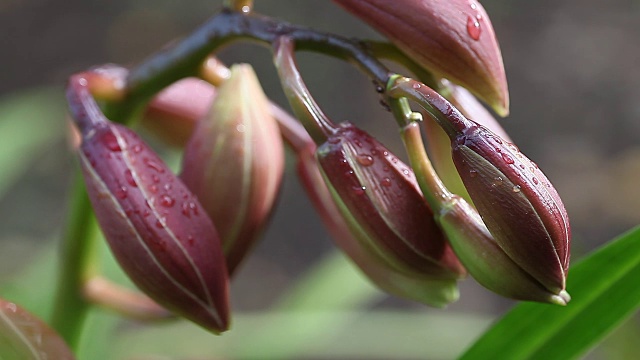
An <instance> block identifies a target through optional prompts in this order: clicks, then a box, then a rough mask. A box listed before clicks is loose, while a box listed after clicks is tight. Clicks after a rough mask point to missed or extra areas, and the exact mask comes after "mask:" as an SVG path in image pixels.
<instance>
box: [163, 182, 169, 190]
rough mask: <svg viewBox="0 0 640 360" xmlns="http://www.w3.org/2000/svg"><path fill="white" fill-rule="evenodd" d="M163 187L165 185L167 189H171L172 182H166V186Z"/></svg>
mask: <svg viewBox="0 0 640 360" xmlns="http://www.w3.org/2000/svg"><path fill="white" fill-rule="evenodd" d="M163 187H164V189H165V190H166V191H170V190H171V184H170V183H166V184H164V186H163Z"/></svg>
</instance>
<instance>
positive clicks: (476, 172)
mask: <svg viewBox="0 0 640 360" xmlns="http://www.w3.org/2000/svg"><path fill="white" fill-rule="evenodd" d="M469 176H471V177H472V178H474V177H476V176H478V171H477V170H469Z"/></svg>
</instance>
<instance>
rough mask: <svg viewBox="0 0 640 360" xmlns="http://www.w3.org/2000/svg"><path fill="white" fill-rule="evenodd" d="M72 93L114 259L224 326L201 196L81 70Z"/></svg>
mask: <svg viewBox="0 0 640 360" xmlns="http://www.w3.org/2000/svg"><path fill="white" fill-rule="evenodd" d="M67 98H68V101H69V104H70V108H71V112H72V115H73V117H74V120H75V122H76V125H77V126H78V128H79V130H80V133H81V135H82V143H81V145H80V149H79V156H80V163H81V166H82V170H83V173H84V177H85V182H86V185H87V192H88V194H89V198H90V199H91V203H92V205H93V208H94V210H95V213H96V217H97V219H98V222H99V223H100V227H101V228H102V230H103V232H104V235H105V238H106V239H107V241H108V243H109V246H110V248H111V250H112V252H113V254H114V256H115V258H116V259H117V260H118V262H119V263H120V265H121V266H122V268H123V269H124V271H125V272H126V273H127V274H128V275H129V277H130V278H131V280H132V281H133V282H134V283H135V284H136V285H137V286H138V287H139V288H140V289H141V290H143V291H144V292H145V293H146V294H147V295H148V296H149V297H150V298H152V299H153V300H154V301H156V302H157V303H158V304H160V305H162V306H164V307H165V308H167V309H169V310H171V311H173V312H175V313H176V314H178V315H181V316H184V317H185V318H187V319H189V320H191V321H193V322H195V323H197V324H199V325H200V326H202V327H204V328H206V329H208V330H210V331H212V332H215V333H219V332H222V331H225V330H226V329H227V328H228V326H229V300H228V276H227V270H226V264H225V260H224V257H223V255H222V249H221V245H220V242H219V239H218V235H217V232H216V229H215V227H214V226H213V223H212V222H211V219H209V217H207V215H206V213H205V211H204V209H203V208H202V206H201V205H200V203H199V202H198V199H197V198H196V197H195V196H194V195H193V194H192V193H191V192H190V191H189V190H188V189H187V187H186V186H185V185H184V184H183V183H182V182H181V181H180V179H178V178H177V176H175V175H174V174H173V173H171V171H170V170H169V169H168V167H167V166H166V165H165V164H164V162H163V161H162V159H160V158H159V157H158V156H157V155H156V154H155V153H154V152H153V151H152V150H151V149H150V148H149V147H148V146H147V145H146V144H145V143H144V142H143V141H142V140H141V139H140V138H139V137H138V136H137V135H136V134H135V133H133V132H132V131H131V130H129V129H128V128H126V127H124V126H121V125H117V124H114V123H111V122H110V121H109V120H107V119H106V118H105V117H104V116H103V115H102V113H101V112H100V109H99V108H98V106H97V104H96V103H95V101H94V100H93V98H92V97H91V95H90V94H89V92H88V90H87V87H86V80H85V79H84V78H82V77H81V75H77V76H74V77H72V81H71V83H70V85H69V88H68V91H67Z"/></svg>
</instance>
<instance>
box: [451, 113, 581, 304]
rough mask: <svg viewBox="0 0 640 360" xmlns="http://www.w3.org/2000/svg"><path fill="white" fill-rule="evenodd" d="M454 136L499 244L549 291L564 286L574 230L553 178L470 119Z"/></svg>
mask: <svg viewBox="0 0 640 360" xmlns="http://www.w3.org/2000/svg"><path fill="white" fill-rule="evenodd" d="M452 140H453V142H452V156H453V162H454V163H455V165H456V167H457V169H458V172H459V173H460V177H461V178H462V181H463V182H464V184H465V187H466V188H467V191H468V192H469V195H470V196H471V198H472V199H473V203H474V205H475V206H476V207H477V209H478V212H479V213H480V215H481V216H482V219H483V221H484V223H485V224H486V225H487V228H488V229H489V231H491V234H493V236H494V238H495V239H496V241H497V242H498V244H499V245H500V247H501V248H502V249H503V250H504V252H505V253H507V254H508V255H509V257H510V258H512V259H513V261H515V262H516V263H517V264H518V265H519V266H520V267H522V268H523V269H524V270H525V271H526V272H527V273H529V274H530V275H531V276H532V277H533V278H535V279H536V280H538V281H539V282H540V283H542V284H543V285H544V286H545V287H546V288H547V289H549V290H550V291H552V292H554V293H555V292H559V291H561V290H564V288H565V278H566V275H567V271H568V269H569V248H570V239H571V229H570V226H569V218H568V216H567V212H566V210H565V208H564V205H563V204H562V201H561V200H560V196H559V195H558V193H557V192H556V190H555V188H554V187H553V186H552V185H551V182H549V180H548V179H547V177H546V176H545V175H544V174H543V173H542V171H540V169H538V166H537V165H536V164H535V163H534V162H532V161H531V160H529V159H528V158H526V157H525V156H524V155H522V154H521V153H520V151H519V150H518V148H517V147H516V146H515V145H513V144H512V143H509V142H507V141H506V140H502V139H501V138H500V137H498V136H497V135H495V134H494V133H493V132H492V131H491V130H489V129H487V128H485V127H483V126H482V125H479V124H476V123H473V122H472V121H469V124H468V127H467V128H465V129H463V130H462V131H460V132H459V134H458V135H457V136H455V137H454V138H452Z"/></svg>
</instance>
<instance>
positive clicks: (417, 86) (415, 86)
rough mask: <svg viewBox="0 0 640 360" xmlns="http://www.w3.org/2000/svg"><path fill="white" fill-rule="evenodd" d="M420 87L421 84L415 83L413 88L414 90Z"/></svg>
mask: <svg viewBox="0 0 640 360" xmlns="http://www.w3.org/2000/svg"><path fill="white" fill-rule="evenodd" d="M420 86H421V85H420V84H419V83H415V84H413V86H412V87H413V88H414V89H420Z"/></svg>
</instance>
